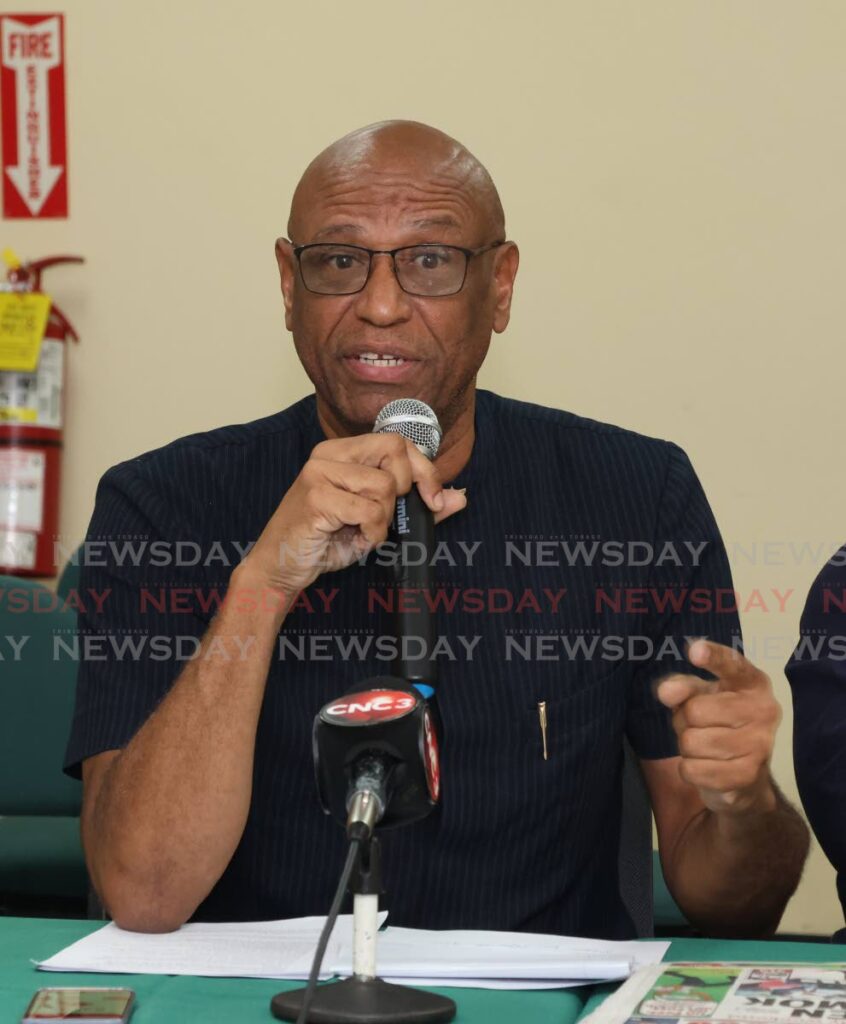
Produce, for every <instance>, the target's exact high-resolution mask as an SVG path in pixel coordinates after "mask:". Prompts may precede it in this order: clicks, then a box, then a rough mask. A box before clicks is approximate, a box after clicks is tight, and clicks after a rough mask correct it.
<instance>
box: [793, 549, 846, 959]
mask: <svg viewBox="0 0 846 1024" xmlns="http://www.w3.org/2000/svg"><path fill="white" fill-rule="evenodd" d="M800 632H801V636H800V638H799V643H798V644H797V645H796V649H795V650H794V652H793V656H792V657H791V659H790V661H789V662H788V664H787V666H786V667H785V670H784V672H785V675H786V676H787V678H788V680H789V682H790V688H791V691H792V694H793V760H794V765H795V768H796V782H797V784H798V786H799V795H800V797H801V798H802V806H803V807H804V808H805V813H806V814H807V815H808V821H809V822H810V823H811V828H813V830H814V834H815V835H816V837H817V839H818V840H819V843H820V846H821V847H822V848H823V850H824V851H825V855H826V857H828V859H829V861H830V862H831V864H832V866H833V867H834V869H835V870H836V871H837V893H838V895H839V897H840V904H841V906H842V908H843V913H844V915H846V544H844V545H843V547H841V548H840V549H839V550H838V551H836V552H835V553H834V554H833V555H832V556H831V558H830V559H829V560H828V562H827V563H826V564H825V565H824V566H823V568H822V569H821V570H820V573H819V575H818V576H817V578H816V579H815V580H814V582H813V584H812V586H811V590H810V592H809V593H808V599H807V601H806V602H805V609H804V611H803V612H802V622H801V627H800ZM834 939H835V941H837V942H844V941H846V928H841V929H840V930H839V931H838V933H837V934H836V935H835V936H834Z"/></svg>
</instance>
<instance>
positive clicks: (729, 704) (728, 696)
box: [674, 691, 756, 729]
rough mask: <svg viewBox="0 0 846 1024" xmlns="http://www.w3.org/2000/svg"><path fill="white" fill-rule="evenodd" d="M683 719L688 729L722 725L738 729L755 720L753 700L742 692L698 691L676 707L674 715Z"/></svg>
mask: <svg viewBox="0 0 846 1024" xmlns="http://www.w3.org/2000/svg"><path fill="white" fill-rule="evenodd" d="M677 715H678V716H679V717H682V716H683V719H684V726H685V728H688V729H709V728H714V727H719V726H723V727H725V728H728V729H739V728H740V727H741V726H744V725H748V724H749V723H750V722H753V721H755V720H756V718H755V702H754V701H750V700H747V699H744V697H743V695H742V694H739V693H732V692H730V691H727V692H721V691H712V692H710V693H700V694H696V695H695V696H693V697H691V698H690V699H689V700H687V701H685V703H684V704H683V705H682V706H680V707H679V708H678V709H676V711H675V713H674V724H675V716H677Z"/></svg>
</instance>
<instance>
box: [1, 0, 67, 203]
mask: <svg viewBox="0 0 846 1024" xmlns="http://www.w3.org/2000/svg"><path fill="white" fill-rule="evenodd" d="M33 34H34V35H39V36H43V35H46V34H49V36H50V42H49V51H50V56H49V57H42V56H25V55H24V54H23V53H21V52H17V53H15V52H14V51H15V50H16V49H17V50H18V51H20V50H22V49H24V47H23V46H21V37H23V38H26V37H27V36H30V35H33ZM13 36H17V37H18V38H17V40H15V41H13V38H12V37H13ZM59 45H60V36H59V19H58V18H48V19H47V20H46V21H41V22H38V24H36V25H25V24H24V23H23V22H20V21H15V20H14V19H12V18H8V17H7V18H4V19H3V63H4V64H5V66H6V67H8V68H11V69H12V70H13V71H14V72H15V92H16V97H17V108H18V109H17V119H18V163H17V165H16V166H15V167H7V168H6V173H7V174H8V175H9V177H10V178H11V179H12V182H13V184H14V186H15V188H16V189H17V190H18V193H19V194H20V197H21V199H23V201H24V202H25V203H26V205H27V209H28V210H29V212H30V213H31V214H32V215H33V216H37V215H38V214H39V212H40V211H41V208H42V206H44V204H45V203H46V202H47V200H48V199H49V197H50V193H51V192H52V191H53V189H54V187H55V185H56V182H57V181H58V180H59V178H60V177H61V176H62V172H63V171H64V168H63V167H61V166H59V167H54V166H53V165H52V164H51V163H50V152H49V143H50V138H49V136H50V95H49V93H48V91H47V72H48V71H50V69H51V68H55V67H56V66H57V65H58V64H59Z"/></svg>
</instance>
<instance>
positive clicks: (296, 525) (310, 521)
mask: <svg viewBox="0 0 846 1024" xmlns="http://www.w3.org/2000/svg"><path fill="white" fill-rule="evenodd" d="M413 485H416V486H417V488H418V490H419V491H420V495H421V497H422V498H423V500H424V501H425V503H426V504H427V505H428V507H429V508H430V509H431V510H432V512H433V513H434V517H435V522H436V523H438V522H440V521H441V520H443V519H446V518H447V516H450V515H452V514H453V513H454V512H458V511H460V510H461V509H463V508H464V507H465V505H466V504H467V500H466V498H465V497H464V493H463V492H462V491H460V490H453V489H451V488H446V489H444V488H443V487H442V485H441V480H440V477H439V474H438V471H437V469H436V467H435V466H434V465H433V464H432V463H431V462H430V461H429V460H428V459H427V458H426V457H425V456H424V455H423V454H422V453H421V452H420V451H419V450H418V449H417V448H416V447H415V446H414V445H413V444H412V443H411V442H410V441H408V440H406V439H405V438H404V437H401V436H400V435H399V434H362V435H359V436H356V437H345V438H336V439H333V440H330V441H322V442H321V443H320V444H318V445H317V446H316V447H315V448H314V450H313V451H312V453H311V457H310V458H309V460H308V462H307V463H306V464H305V466H304V467H303V469H302V471H301V472H300V475H299V476H298V477H297V479H296V480H295V481H294V482H293V484H292V485H291V487H290V489H289V490H288V492H287V494H286V495H285V497H284V498H283V499H282V501H281V503H280V505H279V507H278V508H277V509H276V511H275V512H274V514H273V516H272V517H271V518H270V520H269V522H268V523H267V526H265V528H264V530H263V531H262V534H261V536H260V537H259V539H258V541H257V542H256V544H255V546H254V547H253V549H252V550H251V551H250V553H249V555H248V556H247V558H246V559H245V560H244V562H243V563H242V568H247V567H249V570H250V572H249V577H250V579H251V580H253V581H255V580H257V581H258V582H259V584H260V585H261V586H263V587H266V588H268V589H269V590H271V591H274V592H279V593H280V594H283V595H286V596H288V597H292V596H293V595H295V594H297V593H299V591H301V590H303V589H304V588H305V587H307V586H308V585H309V584H310V583H313V582H314V580H315V579H317V577H318V576H319V575H320V574H321V573H324V572H332V571H334V570H336V569H343V568H345V567H346V566H348V565H351V564H352V563H353V562H354V561H355V560H356V559H358V558H361V557H363V556H364V555H366V554H367V553H368V552H369V551H371V550H372V549H373V548H375V547H377V546H378V545H379V544H381V543H382V541H384V540H385V538H386V537H387V534H388V528H389V526H390V524H391V520H392V518H393V515H394V511H395V507H396V500H397V495H400V494H407V493H408V492H409V491H410V490H411V488H412V486H413ZM240 575H241V577H242V578H243V576H244V574H243V573H241V574H240Z"/></svg>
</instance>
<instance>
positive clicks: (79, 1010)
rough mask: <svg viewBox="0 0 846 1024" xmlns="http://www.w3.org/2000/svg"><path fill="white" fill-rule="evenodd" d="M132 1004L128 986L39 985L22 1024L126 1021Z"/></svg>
mask: <svg viewBox="0 0 846 1024" xmlns="http://www.w3.org/2000/svg"><path fill="white" fill-rule="evenodd" d="M134 1008H135V992H134V991H133V990H132V989H131V988H40V989H39V990H38V991H37V992H36V993H35V995H34V996H33V997H32V999H31V1001H30V1004H29V1006H28V1007H27V1008H26V1013H24V1015H23V1017H22V1018H21V1024H43V1022H44V1021H48V1020H53V1021H56V1020H69V1021H73V1024H126V1021H128V1020H129V1015H130V1014H131V1013H132V1011H133V1009H134Z"/></svg>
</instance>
